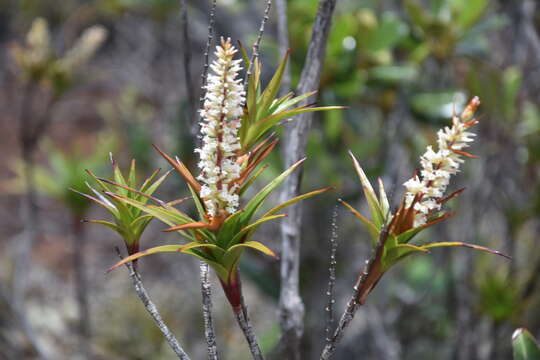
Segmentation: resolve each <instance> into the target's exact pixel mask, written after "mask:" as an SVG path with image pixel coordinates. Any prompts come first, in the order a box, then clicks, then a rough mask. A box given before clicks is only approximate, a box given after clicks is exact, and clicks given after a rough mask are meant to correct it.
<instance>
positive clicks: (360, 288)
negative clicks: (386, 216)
mask: <svg viewBox="0 0 540 360" xmlns="http://www.w3.org/2000/svg"><path fill="white" fill-rule="evenodd" d="M387 239H388V226H385V227H384V228H383V229H382V230H381V233H380V235H379V242H378V244H377V247H376V248H375V250H374V251H373V254H372V255H371V257H370V259H369V260H367V261H366V263H365V266H364V268H363V270H362V272H361V273H360V275H359V276H358V279H357V281H356V284H355V285H354V287H353V293H352V295H351V297H350V299H349V302H348V303H347V307H346V308H345V311H344V312H343V314H342V315H341V319H340V320H339V323H338V326H337V328H336V330H335V331H334V335H332V337H331V338H330V339H329V340H327V342H326V346H325V347H324V349H323V352H322V354H321V358H320V359H321V360H328V359H330V358H331V357H332V355H334V352H335V351H336V347H337V345H338V343H339V342H340V341H341V338H342V337H343V334H344V332H345V330H346V329H347V328H348V327H349V325H350V324H351V321H352V320H353V319H354V315H355V314H356V311H357V310H358V308H359V307H360V306H362V305H363V304H364V303H365V301H366V298H367V296H368V295H369V293H370V292H371V290H373V288H374V287H375V285H376V284H377V282H378V281H379V279H380V277H381V276H382V272H381V271H380V265H381V258H382V253H383V249H384V244H385V243H386V240H387Z"/></svg>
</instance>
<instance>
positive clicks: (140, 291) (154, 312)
mask: <svg viewBox="0 0 540 360" xmlns="http://www.w3.org/2000/svg"><path fill="white" fill-rule="evenodd" d="M116 251H117V253H118V256H119V257H120V259H122V255H121V254H120V250H119V249H118V248H116ZM126 267H127V268H128V270H129V276H130V277H131V280H132V281H133V287H134V288H135V292H136V293H137V296H138V297H139V299H140V300H141V302H142V303H143V305H144V308H145V309H146V311H147V312H148V313H149V314H150V316H151V317H152V319H154V321H155V323H156V324H157V326H158V328H159V330H160V331H161V333H162V334H163V336H165V340H167V343H168V344H169V346H170V347H171V349H172V350H173V351H174V353H175V354H176V356H177V357H178V358H179V359H181V360H190V358H189V356H188V355H187V354H186V353H185V351H184V349H183V348H182V346H181V345H180V343H179V342H178V340H177V339H176V337H175V336H174V335H173V333H172V332H171V331H170V330H169V328H168V327H167V325H166V324H165V322H164V321H163V318H162V317H161V315H160V314H159V311H158V309H157V307H156V305H155V304H154V303H153V302H152V300H151V299H150V297H149V296H148V292H146V289H145V288H144V285H143V283H142V279H141V277H140V276H139V274H138V273H137V272H136V270H135V269H134V268H133V264H131V263H129V262H128V263H126Z"/></svg>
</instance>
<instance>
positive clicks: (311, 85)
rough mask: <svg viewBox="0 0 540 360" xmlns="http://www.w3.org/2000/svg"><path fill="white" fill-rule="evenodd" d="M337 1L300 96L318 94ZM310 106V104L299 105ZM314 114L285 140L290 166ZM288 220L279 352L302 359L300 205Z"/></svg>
mask: <svg viewBox="0 0 540 360" xmlns="http://www.w3.org/2000/svg"><path fill="white" fill-rule="evenodd" d="M336 1H337V0H320V1H319V9H318V11H317V15H316V19H315V24H314V26H313V32H312V35H311V41H310V44H309V48H308V52H307V55H306V62H305V65H304V68H303V70H302V75H301V77H300V83H299V85H298V89H297V93H298V94H304V93H306V92H309V91H313V90H316V89H317V87H318V85H319V81H320V77H321V72H322V67H323V62H324V53H325V49H326V43H327V38H328V33H329V31H330V25H331V19H332V14H333V13H334V8H335V5H336ZM309 102H311V100H307V99H306V101H305V102H304V103H302V104H299V105H304V104H307V103H309ZM311 120H312V116H311V113H305V114H302V115H299V116H298V117H297V119H296V120H295V121H293V122H292V123H291V124H290V125H289V127H288V128H287V131H286V132H285V139H284V154H285V156H284V163H285V166H286V167H289V166H291V165H292V164H294V163H295V162H296V161H298V160H299V159H301V158H303V157H304V156H305V147H306V142H307V136H308V133H309V129H310V127H311ZM301 176H302V172H301V171H297V172H295V173H294V174H291V175H290V176H289V177H288V178H287V179H286V180H285V183H284V185H283V191H282V192H281V199H282V200H284V199H285V200H286V199H290V198H292V197H294V196H296V195H298V193H299V190H300V189H299V188H300V179H301ZM288 214H289V216H288V217H287V218H285V219H284V220H283V221H282V223H281V236H282V247H281V292H280V299H279V313H280V326H281V330H282V337H281V341H280V349H281V350H282V355H283V356H286V357H287V358H289V359H299V358H300V339H301V337H302V334H303V331H304V325H303V317H304V304H303V302H302V298H301V297H300V292H299V286H298V283H299V262H300V229H301V222H302V219H301V216H302V212H301V207H300V206H299V205H298V204H295V205H292V206H290V207H289V211H288Z"/></svg>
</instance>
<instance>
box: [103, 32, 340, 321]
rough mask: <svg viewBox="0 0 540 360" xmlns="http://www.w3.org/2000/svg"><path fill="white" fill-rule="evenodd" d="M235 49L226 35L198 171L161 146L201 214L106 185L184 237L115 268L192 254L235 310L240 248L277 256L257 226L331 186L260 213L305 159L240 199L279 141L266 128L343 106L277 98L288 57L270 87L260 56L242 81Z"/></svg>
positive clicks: (215, 67) (205, 111)
mask: <svg viewBox="0 0 540 360" xmlns="http://www.w3.org/2000/svg"><path fill="white" fill-rule="evenodd" d="M236 52H237V50H236V49H235V48H234V46H232V44H231V42H230V40H229V39H227V40H223V39H222V40H221V44H220V45H219V46H218V47H217V50H216V52H215V55H216V59H215V61H214V62H213V63H212V65H211V70H212V73H211V74H210V76H209V77H208V84H207V86H206V89H205V90H206V95H205V98H204V106H203V108H202V109H201V111H200V113H201V118H202V120H201V123H200V132H201V136H202V144H201V147H200V148H198V149H195V152H196V153H197V154H198V156H199V159H200V160H199V163H198V169H199V174H198V176H194V175H192V173H191V172H190V171H189V170H188V168H187V167H186V166H185V165H184V164H183V163H182V162H181V161H180V160H179V159H178V158H176V159H173V158H171V157H170V156H168V155H166V154H165V153H163V152H162V151H161V150H160V149H157V150H158V151H159V152H160V153H161V155H162V156H163V157H164V158H165V159H166V160H167V161H168V162H169V163H170V164H171V165H172V166H173V167H174V168H175V169H176V170H177V171H178V172H179V173H180V174H181V176H182V177H183V178H184V180H185V181H186V182H187V185H188V188H189V190H190V192H191V195H192V199H193V201H194V202H195V205H196V208H197V212H198V218H197V219H196V218H192V217H191V216H188V215H187V214H186V213H184V212H183V211H181V210H178V209H177V208H176V207H174V206H173V204H170V203H165V202H162V201H153V204H150V203H146V202H143V201H141V200H140V199H135V198H133V197H128V196H126V195H125V194H124V195H123V194H120V193H114V192H113V191H108V192H107V195H108V196H109V197H111V198H114V199H116V200H118V201H122V202H123V203H124V204H125V205H126V206H128V205H129V206H133V207H135V208H137V209H140V210H142V211H143V212H145V213H146V214H149V215H150V216H152V217H155V218H158V219H159V220H161V221H162V222H164V223H166V224H168V225H169V226H170V227H169V228H168V229H166V230H165V231H170V232H171V231H172V232H177V233H178V234H179V235H181V236H182V237H183V238H185V239H186V240H187V242H186V243H182V244H174V245H163V246H157V247H154V248H150V249H147V250H144V251H141V252H138V253H135V254H132V255H131V256H129V257H127V258H125V259H124V260H122V261H121V262H119V263H117V264H116V265H115V266H113V267H112V268H116V267H118V266H120V265H122V264H124V263H126V262H129V261H133V260H136V259H139V258H141V257H143V256H146V255H150V254H156V253H184V254H189V255H192V256H195V257H197V258H199V259H202V260H203V261H205V262H207V263H208V264H209V265H210V266H211V267H212V268H213V269H214V270H215V272H216V274H217V276H218V278H219V280H220V282H221V284H222V287H223V289H224V292H225V294H226V296H227V298H228V300H229V302H230V304H231V306H232V308H233V310H234V312H235V313H240V312H241V311H242V307H243V299H242V291H241V285H240V278H239V273H238V264H239V261H240V257H241V255H242V253H243V252H244V250H245V249H254V250H257V251H260V252H262V253H264V254H266V255H270V256H276V255H275V253H274V252H273V251H272V250H271V249H269V248H268V247H267V246H266V245H264V244H262V243H261V242H259V241H256V240H254V239H253V238H254V233H255V230H257V228H258V227H259V226H260V225H261V224H263V223H265V222H268V221H271V220H274V219H278V218H281V217H283V216H285V215H284V214H279V212H280V211H281V210H282V209H283V208H285V207H287V206H288V205H291V204H293V203H295V202H297V201H300V200H303V199H306V198H309V197H311V196H314V195H317V194H320V193H322V192H325V191H327V190H329V188H324V189H320V190H316V191H312V192H309V193H307V194H303V195H300V196H298V197H295V198H292V199H290V200H288V201H286V202H284V203H282V204H279V205H277V206H275V207H273V208H271V209H270V210H268V211H266V212H265V213H264V214H262V215H261V216H258V217H256V215H257V213H258V212H259V210H260V209H261V208H262V206H263V204H264V202H265V200H266V199H267V198H268V196H269V195H270V193H271V192H272V191H273V190H274V189H275V188H276V187H277V186H278V185H279V184H281V183H282V182H283V181H284V180H285V178H286V177H287V176H288V175H289V174H290V173H291V172H292V171H294V169H296V168H297V167H298V166H299V165H300V164H301V163H302V161H303V160H301V161H299V162H298V163H296V164H294V165H293V166H291V167H290V168H289V169H287V170H286V171H285V172H283V173H282V174H281V175H279V176H278V177H276V178H275V179H273V180H272V181H270V183H268V184H267V185H266V186H265V187H264V188H262V189H261V190H260V191H259V192H258V193H256V194H255V195H254V196H253V197H252V198H251V199H242V198H243V195H244V194H245V191H246V189H247V188H248V187H249V186H250V185H252V184H253V183H254V181H255V179H256V178H257V177H258V176H259V175H260V174H261V173H262V172H263V171H264V169H265V167H259V165H260V163H261V162H262V161H263V160H264V159H265V158H266V157H267V156H268V155H269V154H270V152H271V151H272V150H273V149H274V147H275V146H276V144H277V140H276V139H273V135H268V133H269V132H270V131H271V130H272V129H273V128H274V127H275V125H277V124H278V123H280V122H281V121H283V120H286V119H288V118H291V117H292V116H295V115H297V114H299V113H302V112H306V111H322V110H333V109H339V108H340V107H313V106H296V105H297V104H298V103H299V102H300V101H301V100H303V99H305V98H306V97H308V96H310V95H312V94H313V93H307V94H302V95H300V96H297V97H294V96H293V95H292V94H287V95H285V96H283V97H277V93H278V90H279V86H280V83H281V79H282V76H283V71H284V69H285V65H286V61H287V56H285V58H284V59H283V60H282V62H281V63H280V64H279V66H278V68H277V70H276V72H275V74H274V76H273V78H272V79H271V81H270V83H269V85H268V86H267V87H266V88H264V89H263V88H262V87H261V83H260V74H261V67H260V64H259V63H258V62H256V63H255V64H254V66H253V72H252V73H251V74H250V75H249V77H248V81H247V84H246V86H245V87H244V84H243V81H242V79H241V77H240V75H239V74H240V71H241V62H242V60H236V59H235V58H234V57H235V54H236ZM246 59H247V56H246V54H245V52H244V60H245V61H246ZM248 61H249V60H247V61H246V63H245V65H246V66H248V65H249V63H248ZM112 268H111V269H112Z"/></svg>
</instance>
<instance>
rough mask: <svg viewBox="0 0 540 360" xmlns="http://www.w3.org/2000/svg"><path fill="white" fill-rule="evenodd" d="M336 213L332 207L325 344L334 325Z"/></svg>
mask: <svg viewBox="0 0 540 360" xmlns="http://www.w3.org/2000/svg"><path fill="white" fill-rule="evenodd" d="M337 215H338V209H337V206H336V207H335V208H334V212H333V213H332V225H331V228H332V230H331V231H332V232H331V234H330V262H329V264H328V288H327V290H326V297H327V302H326V307H325V309H324V311H325V312H326V325H325V334H326V343H327V344H328V343H329V342H330V341H331V334H332V328H333V327H334V304H335V302H336V299H335V296H336V294H335V290H334V286H335V284H336V251H337V246H338V243H337Z"/></svg>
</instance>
